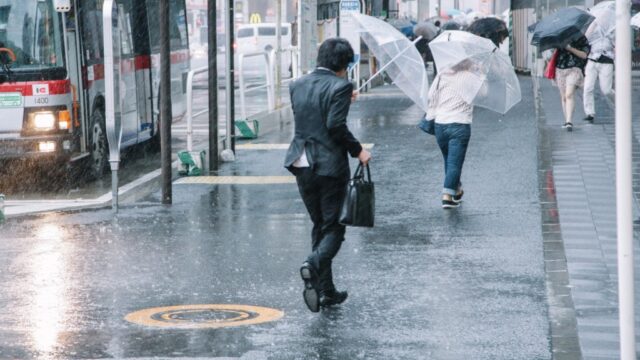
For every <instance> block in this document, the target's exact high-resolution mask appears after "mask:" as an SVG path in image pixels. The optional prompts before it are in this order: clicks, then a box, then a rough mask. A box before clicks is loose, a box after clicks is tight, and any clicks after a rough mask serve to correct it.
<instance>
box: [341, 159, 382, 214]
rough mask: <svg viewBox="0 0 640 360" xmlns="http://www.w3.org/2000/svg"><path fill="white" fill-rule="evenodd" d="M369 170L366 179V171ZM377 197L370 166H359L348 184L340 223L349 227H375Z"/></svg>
mask: <svg viewBox="0 0 640 360" xmlns="http://www.w3.org/2000/svg"><path fill="white" fill-rule="evenodd" d="M365 168H366V169H367V176H366V178H365V175H364V169H365ZM375 208H376V197H375V192H374V188H373V182H372V181H371V172H370V171H369V165H366V166H364V167H363V166H362V164H359V165H358V168H357V169H356V172H355V173H354V174H353V178H352V179H351V180H349V183H348V184H347V196H346V197H345V199H344V204H343V205H342V211H341V212H340V223H341V224H343V225H348V226H363V227H373V222H374V217H375Z"/></svg>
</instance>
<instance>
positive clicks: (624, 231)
mask: <svg viewBox="0 0 640 360" xmlns="http://www.w3.org/2000/svg"><path fill="white" fill-rule="evenodd" d="M630 8H631V4H630V1H629V0H618V1H616V46H615V49H616V54H615V62H616V63H615V78H616V109H615V111H616V220H617V221H616V223H617V224H616V225H617V237H618V307H619V311H618V316H619V324H620V359H622V360H634V359H636V335H635V305H634V303H635V291H634V283H635V281H634V261H633V198H632V197H631V196H629V194H630V193H631V192H633V163H632V160H633V155H632V142H633V141H632V140H633V139H632V134H633V133H632V131H631V91H632V88H631V76H629V74H630V73H631V27H630V25H629V22H630V21H629V18H630V16H629V9H630Z"/></svg>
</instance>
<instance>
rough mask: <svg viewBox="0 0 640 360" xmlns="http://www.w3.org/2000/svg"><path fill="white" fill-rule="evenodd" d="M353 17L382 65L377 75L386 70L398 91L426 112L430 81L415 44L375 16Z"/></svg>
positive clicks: (368, 45)
mask: <svg viewBox="0 0 640 360" xmlns="http://www.w3.org/2000/svg"><path fill="white" fill-rule="evenodd" d="M353 18H354V19H355V20H356V23H357V24H358V27H359V33H360V36H361V37H362V40H364V42H365V43H366V44H367V47H369V50H370V51H371V52H373V54H374V55H375V57H376V58H377V59H378V60H379V61H380V63H381V64H382V67H381V69H380V71H378V73H380V72H382V71H383V70H384V71H386V72H387V74H388V75H389V77H391V79H392V80H393V82H394V83H395V84H396V85H397V86H398V88H399V89H400V90H402V92H404V93H405V94H406V95H407V96H408V97H409V98H410V99H411V100H413V102H415V103H416V105H418V106H419V107H420V108H421V109H422V110H424V111H425V112H426V111H427V91H428V90H429V80H428V78H427V71H426V69H425V66H424V61H423V60H422V56H420V53H419V52H418V50H417V49H416V47H415V45H414V43H412V42H411V41H409V39H407V37H406V36H404V35H402V33H400V32H399V31H398V30H396V29H395V28H394V27H393V26H391V25H390V24H388V23H386V22H384V21H382V20H379V19H377V18H375V17H371V16H367V15H362V14H353ZM419 39H420V38H418V40H419ZM378 73H376V74H374V75H373V76H372V77H371V78H370V79H369V81H371V79H373V78H374V77H375V76H376V75H377V74H378ZM369 81H367V83H368V82H369ZM365 85H366V83H365V84H363V85H362V86H361V88H362V87H364V86H365Z"/></svg>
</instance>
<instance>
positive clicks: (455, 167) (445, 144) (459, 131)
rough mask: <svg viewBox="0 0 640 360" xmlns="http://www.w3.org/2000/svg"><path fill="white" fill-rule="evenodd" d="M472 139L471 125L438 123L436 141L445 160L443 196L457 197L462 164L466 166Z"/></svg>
mask: <svg viewBox="0 0 640 360" xmlns="http://www.w3.org/2000/svg"><path fill="white" fill-rule="evenodd" d="M470 138H471V125H470V124H459V123H452V124H438V123H436V140H437V141H438V146H439V147H440V151H441V152H442V157H443V159H444V188H443V190H442V193H443V194H449V195H455V194H456V193H457V191H458V188H459V187H460V185H461V183H460V176H461V175H462V164H464V157H465V155H466V154H467V147H468V146H469V139H470Z"/></svg>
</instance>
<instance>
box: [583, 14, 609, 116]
mask: <svg viewBox="0 0 640 360" xmlns="http://www.w3.org/2000/svg"><path fill="white" fill-rule="evenodd" d="M595 24H596V22H593V23H592V26H595ZM612 37H613V35H611V36H604V35H603V36H599V37H596V38H595V39H594V40H592V41H589V46H590V48H591V49H590V51H589V55H588V56H587V65H586V67H585V70H584V93H583V102H584V113H585V115H587V116H586V117H585V118H584V120H585V121H590V122H593V120H594V119H595V116H596V108H595V102H594V94H593V90H594V89H595V87H596V80H599V82H600V91H602V94H603V95H604V97H605V99H606V100H607V102H608V103H609V105H610V106H611V107H613V106H614V103H615V92H614V90H613V70H614V69H613V63H614V61H613V58H614V54H615V51H614V39H613V38H612Z"/></svg>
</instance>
